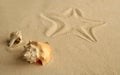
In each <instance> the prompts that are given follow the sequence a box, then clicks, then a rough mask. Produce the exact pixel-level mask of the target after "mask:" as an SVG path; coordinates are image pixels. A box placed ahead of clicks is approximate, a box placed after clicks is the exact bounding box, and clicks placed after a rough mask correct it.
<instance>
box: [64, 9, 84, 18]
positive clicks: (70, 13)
mask: <svg viewBox="0 0 120 75" xmlns="http://www.w3.org/2000/svg"><path fill="white" fill-rule="evenodd" d="M63 15H64V16H67V17H70V16H75V17H82V12H81V11H80V9H77V8H67V9H66V10H64V11H63Z"/></svg>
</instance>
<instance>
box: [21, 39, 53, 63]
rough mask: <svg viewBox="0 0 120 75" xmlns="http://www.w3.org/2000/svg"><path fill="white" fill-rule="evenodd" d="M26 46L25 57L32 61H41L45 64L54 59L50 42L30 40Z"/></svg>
mask: <svg viewBox="0 0 120 75" xmlns="http://www.w3.org/2000/svg"><path fill="white" fill-rule="evenodd" d="M24 48H25V52H24V54H23V55H24V58H25V59H26V61H28V62H30V63H40V64H42V65H44V64H47V63H49V62H50V61H51V59H52V48H51V46H50V45H49V44H48V43H43V42H37V41H29V43H28V44H27V45H26V46H24Z"/></svg>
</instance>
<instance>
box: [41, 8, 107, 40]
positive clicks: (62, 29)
mask: <svg viewBox="0 0 120 75" xmlns="http://www.w3.org/2000/svg"><path fill="white" fill-rule="evenodd" d="M40 16H41V17H42V18H44V19H46V20H48V21H50V22H51V23H52V26H51V27H50V28H49V29H48V30H47V31H46V35H47V36H49V37H55V36H58V35H62V34H65V33H68V32H72V33H73V34H74V35H76V36H78V37H80V38H82V39H84V40H87V41H93V42H95V41H97V40H96V38H95V36H94V35H93V28H95V27H97V26H101V25H103V24H105V22H103V21H96V20H91V19H86V18H84V17H83V15H82V13H81V11H80V10H79V9H77V8H69V9H67V10H65V11H64V12H63V13H62V15H61V13H60V14H55V13H53V14H48V15H45V14H41V15H40Z"/></svg>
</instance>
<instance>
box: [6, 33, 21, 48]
mask: <svg viewBox="0 0 120 75" xmlns="http://www.w3.org/2000/svg"><path fill="white" fill-rule="evenodd" d="M22 41H23V39H22V33H21V32H20V31H17V32H12V33H11V34H10V40H9V43H8V46H9V47H13V46H16V45H18V44H20V43H22Z"/></svg>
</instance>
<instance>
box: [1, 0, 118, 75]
mask: <svg viewBox="0 0 120 75" xmlns="http://www.w3.org/2000/svg"><path fill="white" fill-rule="evenodd" d="M119 7H120V1H119V0H0V75H120V46H119V45H120V33H119V32H120V22H119V21H120V16H119V13H120V10H119ZM13 31H22V34H23V39H24V44H25V43H26V42H28V40H35V41H42V42H49V43H50V45H51V46H52V48H53V59H52V61H51V62H50V63H49V64H47V65H45V66H41V65H39V64H29V63H27V62H25V61H23V60H22V59H21V53H22V52H23V50H24V48H23V45H24V44H22V45H20V46H18V47H15V48H9V47H8V46H7V40H8V39H9V34H10V33H11V32H13Z"/></svg>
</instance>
